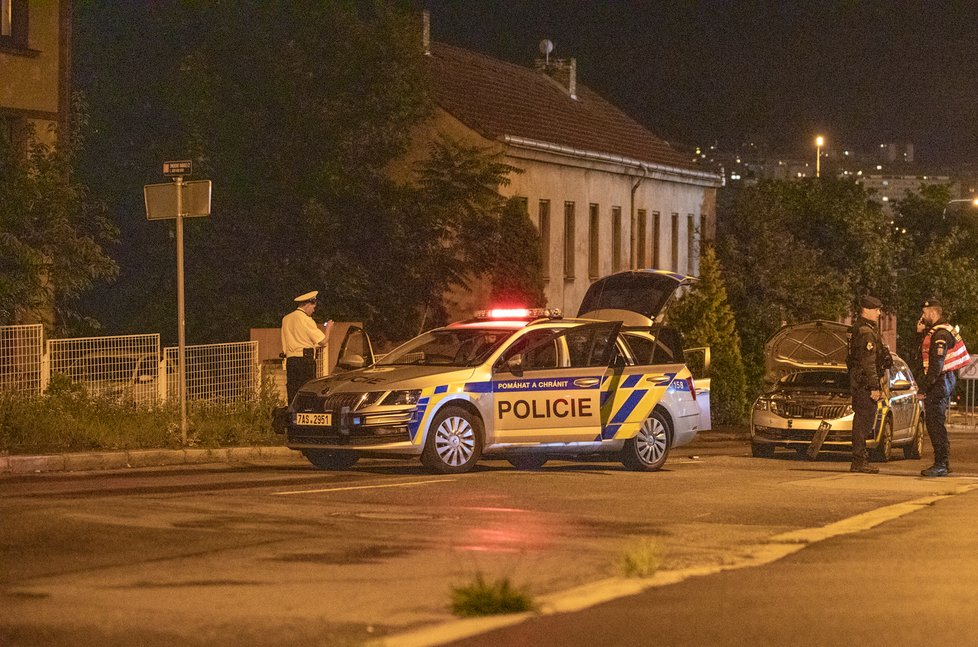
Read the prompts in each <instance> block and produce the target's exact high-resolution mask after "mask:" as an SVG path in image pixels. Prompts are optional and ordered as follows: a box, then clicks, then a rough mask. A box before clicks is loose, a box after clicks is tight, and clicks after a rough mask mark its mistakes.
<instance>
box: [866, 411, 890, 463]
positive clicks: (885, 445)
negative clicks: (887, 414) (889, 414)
mask: <svg viewBox="0 0 978 647" xmlns="http://www.w3.org/2000/svg"><path fill="white" fill-rule="evenodd" d="M892 449H893V421H892V420H890V419H889V418H887V419H886V420H885V421H884V422H883V431H881V432H880V441H879V443H877V445H876V449H874V450H873V452H872V454H871V455H870V458H872V459H873V460H874V461H876V462H877V463H885V462H887V461H888V460H890V450H892Z"/></svg>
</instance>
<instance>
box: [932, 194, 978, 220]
mask: <svg viewBox="0 0 978 647" xmlns="http://www.w3.org/2000/svg"><path fill="white" fill-rule="evenodd" d="M961 202H969V203H971V206H972V207H974V208H975V209H978V198H955V199H953V200H948V201H947V204H946V205H944V212H943V213H941V218H944V216H946V215H947V208H948V207H950V206H951V205H952V204H955V203H961Z"/></svg>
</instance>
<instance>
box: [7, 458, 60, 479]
mask: <svg viewBox="0 0 978 647" xmlns="http://www.w3.org/2000/svg"><path fill="white" fill-rule="evenodd" d="M7 468H8V471H9V473H10V474H32V473H34V472H60V471H63V470H64V469H65V457H64V456H63V455H61V454H51V455H44V456H8V457H7Z"/></svg>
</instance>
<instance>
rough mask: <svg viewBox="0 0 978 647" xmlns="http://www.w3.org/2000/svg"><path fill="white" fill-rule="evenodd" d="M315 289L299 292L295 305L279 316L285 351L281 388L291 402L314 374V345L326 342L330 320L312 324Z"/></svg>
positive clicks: (317, 346)
mask: <svg viewBox="0 0 978 647" xmlns="http://www.w3.org/2000/svg"><path fill="white" fill-rule="evenodd" d="M318 295H319V292H318V291H317V290H314V291H312V292H306V293H305V294H300V295H299V296H297V297H296V298H295V299H294V301H295V303H296V308H295V310H293V311H292V312H290V313H289V314H287V315H285V316H284V317H283V318H282V354H283V355H285V376H286V382H285V390H286V392H287V393H288V401H289V402H290V403H291V402H292V398H294V397H295V394H296V392H297V391H298V390H299V387H301V386H302V385H303V384H305V383H306V382H308V381H309V380H312V379H315V377H316V349H317V348H322V347H323V346H325V345H326V343H327V340H328V339H329V337H328V335H327V334H326V333H327V332H328V330H329V326H330V325H331V324H332V323H333V322H332V320H330V321H327V322H326V323H325V324H323V328H320V327H319V326H317V325H316V322H315V321H314V320H313V318H312V313H313V311H315V309H316V297H317V296H318Z"/></svg>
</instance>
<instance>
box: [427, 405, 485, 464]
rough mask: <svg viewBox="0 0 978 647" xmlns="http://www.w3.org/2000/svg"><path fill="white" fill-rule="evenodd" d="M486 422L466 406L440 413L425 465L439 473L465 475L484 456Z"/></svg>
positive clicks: (431, 430)
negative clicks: (484, 426)
mask: <svg viewBox="0 0 978 647" xmlns="http://www.w3.org/2000/svg"><path fill="white" fill-rule="evenodd" d="M483 437H484V431H483V426H482V419H481V418H480V417H479V416H478V415H476V414H473V413H471V412H469V411H467V410H466V409H463V408H462V407H454V406H448V407H445V408H444V409H442V410H441V411H439V412H438V415H437V416H435V419H434V421H432V423H431V427H429V428H428V437H427V438H426V439H425V444H424V451H422V453H421V464H422V465H424V466H425V467H427V468H428V469H429V470H432V471H433V472H438V473H439V474H463V473H465V472H468V471H470V470H471V469H472V468H473V467H475V464H476V463H478V462H479V458H480V457H481V456H482V443H483Z"/></svg>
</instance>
